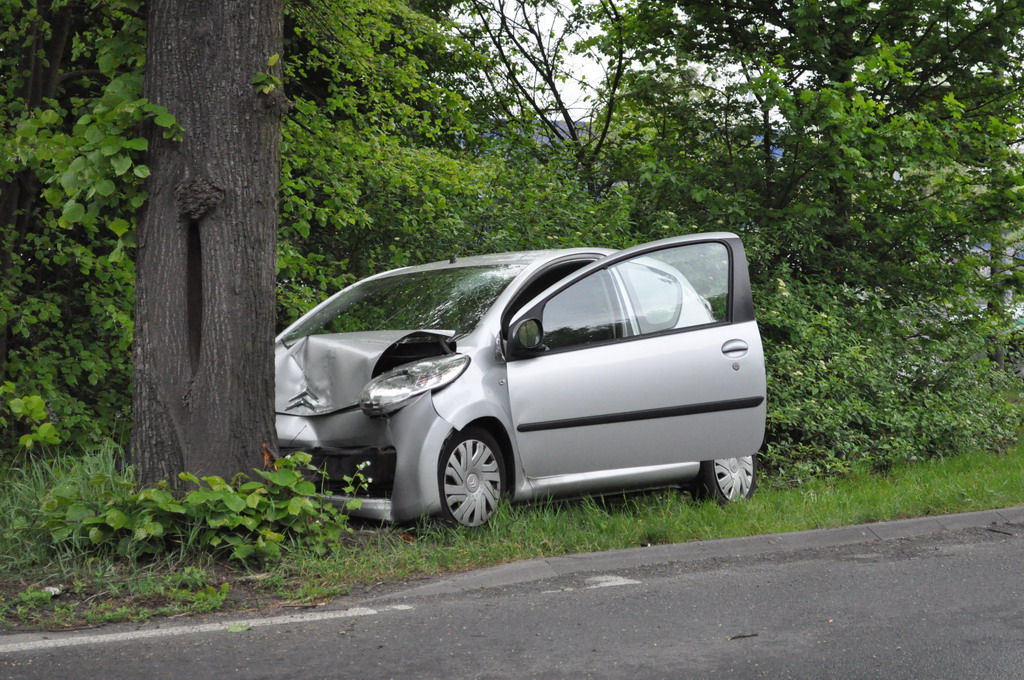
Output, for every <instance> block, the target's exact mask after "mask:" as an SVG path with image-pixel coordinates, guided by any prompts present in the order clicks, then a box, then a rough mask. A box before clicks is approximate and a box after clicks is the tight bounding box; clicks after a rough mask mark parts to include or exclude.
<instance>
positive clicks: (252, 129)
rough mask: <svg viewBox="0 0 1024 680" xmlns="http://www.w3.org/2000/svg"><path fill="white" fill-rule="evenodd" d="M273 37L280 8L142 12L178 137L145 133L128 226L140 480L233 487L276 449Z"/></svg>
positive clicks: (150, 69)
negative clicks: (131, 231)
mask: <svg viewBox="0 0 1024 680" xmlns="http://www.w3.org/2000/svg"><path fill="white" fill-rule="evenodd" d="M282 26H283V5H282V0H258V1H256V2H251V3H250V2H244V3H243V2H232V1H231V0H187V1H176V0H153V1H151V2H149V3H148V35H147V61H146V75H145V86H144V93H145V95H146V97H147V98H148V99H149V100H150V101H151V102H153V103H155V104H158V105H161V106H164V107H166V108H167V110H168V111H169V112H170V114H172V115H173V116H174V118H176V119H177V123H178V124H179V125H180V126H181V130H182V131H181V133H180V135H177V136H175V135H172V136H170V137H168V136H167V135H165V134H163V130H161V129H160V128H159V127H158V126H159V124H160V123H162V122H167V120H166V119H165V120H163V121H161V120H160V119H159V117H158V119H157V120H155V121H154V123H156V125H152V126H151V127H150V131H149V135H148V138H149V140H150V148H149V156H148V161H149V167H150V170H151V173H152V174H151V176H150V178H149V184H148V189H149V200H148V201H147V203H146V204H145V205H144V207H143V208H142V210H141V212H140V214H139V218H138V246H137V252H138V255H137V260H136V267H137V282H136V310H135V331H136V334H135V353H134V367H135V394H134V414H135V425H134V430H133V434H132V451H131V459H132V461H133V462H134V463H135V465H136V466H137V468H138V470H139V473H140V477H141V480H142V481H143V482H153V481H157V480H159V479H166V478H172V479H173V478H174V475H176V474H177V473H178V472H180V471H182V470H189V471H194V472H197V473H199V474H217V475H221V476H225V477H230V476H231V475H233V474H234V473H236V472H240V471H243V470H246V469H249V468H251V467H253V465H254V464H256V463H257V462H258V461H259V459H260V458H259V457H260V452H261V448H262V447H263V446H270V447H273V446H274V445H275V434H274V415H273V390H274V371H273V335H274V333H273V330H274V275H275V270H274V258H275V242H276V240H275V239H276V237H275V231H276V227H277V200H278V198H277V192H278V184H279V172H280V157H279V148H280V142H279V137H280V125H281V123H280V121H281V115H282V111H283V109H284V108H285V106H286V104H287V100H286V99H285V97H284V95H283V93H282V92H281V88H280V82H281V81H280V66H279V65H278V64H279V59H280V55H281V52H282V49H283V47H282V44H283V43H282V30H283V28H282Z"/></svg>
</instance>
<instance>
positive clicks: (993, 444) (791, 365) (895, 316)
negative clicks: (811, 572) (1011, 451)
mask: <svg viewBox="0 0 1024 680" xmlns="http://www.w3.org/2000/svg"><path fill="white" fill-rule="evenodd" d="M772 293H773V294H766V295H762V296H761V297H760V298H759V303H760V311H759V318H760V323H761V327H762V329H763V330H764V332H765V335H766V337H767V340H766V347H765V353H766V356H767V368H768V380H769V394H770V399H769V404H768V432H767V436H766V445H765V449H764V450H763V452H762V456H761V460H762V462H763V463H765V466H766V467H765V469H766V471H768V472H769V473H774V474H775V476H776V477H779V478H783V479H789V480H804V481H806V480H807V479H808V478H809V477H812V476H815V475H820V474H837V473H848V472H850V471H851V470H853V469H856V468H859V467H863V466H864V465H869V466H871V467H874V468H876V469H887V468H889V467H890V466H891V465H893V464H894V463H896V462H899V461H906V460H916V459H924V458H931V457H936V456H952V455H959V454H965V453H968V452H970V451H975V450H989V451H1003V450H1005V449H1006V448H1007V447H1008V446H1010V445H1011V444H1013V443H1014V442H1015V441H1016V438H1017V435H1018V432H1019V429H1020V427H1021V426H1022V424H1024V414H1022V413H1021V410H1020V406H1019V404H1016V403H1012V402H1009V401H1008V400H1007V399H1006V398H1005V394H1006V392H1007V390H1010V389H1012V388H1013V387H1014V382H1013V381H1014V379H1013V378H1011V377H1010V376H1009V375H1007V374H1006V373H1003V372H1001V371H997V370H993V367H992V366H991V365H990V364H989V361H988V359H987V358H986V357H985V354H984V347H985V346H984V339H985V337H986V333H985V332H984V331H983V330H982V331H979V329H978V328H977V326H978V324H980V323H983V321H981V320H980V319H962V320H959V321H958V322H954V320H951V319H949V318H948V317H949V315H951V314H953V313H954V310H950V309H949V308H947V307H945V306H939V307H937V308H935V307H933V308H928V307H916V308H914V307H904V308H902V309H899V310H897V311H893V310H892V309H891V308H889V306H888V305H887V304H886V300H885V297H886V294H885V293H884V292H882V291H872V292H870V293H867V292H864V291H857V290H854V289H845V290H842V291H840V293H839V294H838V295H836V296H835V297H833V291H831V290H824V291H823V290H821V289H820V288H819V287H814V286H808V285H806V284H803V283H800V282H797V281H793V280H789V281H788V282H787V281H786V280H784V279H781V278H780V279H778V280H777V281H776V287H775V290H774V291H772ZM961 311H962V310H961ZM966 313H969V312H966ZM894 321H895V323H894Z"/></svg>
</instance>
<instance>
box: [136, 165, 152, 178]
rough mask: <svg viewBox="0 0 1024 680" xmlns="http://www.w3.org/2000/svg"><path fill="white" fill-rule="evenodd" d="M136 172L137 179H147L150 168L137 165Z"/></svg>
mask: <svg viewBox="0 0 1024 680" xmlns="http://www.w3.org/2000/svg"><path fill="white" fill-rule="evenodd" d="M134 172H135V176H136V177H140V178H142V179H146V178H147V177H149V167H148V166H145V165H136V166H135V170H134Z"/></svg>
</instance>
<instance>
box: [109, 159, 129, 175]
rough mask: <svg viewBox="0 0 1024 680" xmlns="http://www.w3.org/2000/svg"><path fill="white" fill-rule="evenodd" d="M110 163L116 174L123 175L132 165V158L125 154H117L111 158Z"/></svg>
mask: <svg viewBox="0 0 1024 680" xmlns="http://www.w3.org/2000/svg"><path fill="white" fill-rule="evenodd" d="M110 165H112V166H113V168H114V172H115V173H116V174H118V175H123V174H124V173H126V172H128V168H130V167H132V159H131V158H128V156H125V155H120V156H115V157H114V158H111V159H110Z"/></svg>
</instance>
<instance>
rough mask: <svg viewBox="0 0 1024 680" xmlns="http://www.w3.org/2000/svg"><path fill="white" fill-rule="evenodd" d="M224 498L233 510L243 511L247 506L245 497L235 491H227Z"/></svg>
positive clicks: (225, 502)
mask: <svg viewBox="0 0 1024 680" xmlns="http://www.w3.org/2000/svg"><path fill="white" fill-rule="evenodd" d="M222 500H223V502H224V505H226V506H227V508H228V510H230V511H231V512H241V511H242V510H245V508H246V507H247V505H246V501H245V499H243V498H242V497H241V496H238V495H236V494H235V493H233V492H225V493H224V495H223V497H222Z"/></svg>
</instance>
